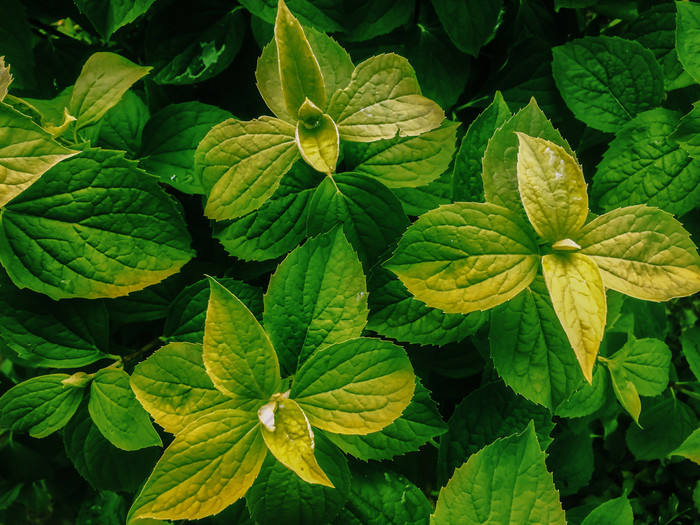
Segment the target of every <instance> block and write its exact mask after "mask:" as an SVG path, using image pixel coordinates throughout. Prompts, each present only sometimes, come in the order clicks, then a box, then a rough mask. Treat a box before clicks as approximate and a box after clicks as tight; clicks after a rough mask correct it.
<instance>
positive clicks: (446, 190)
mask: <svg viewBox="0 0 700 525" xmlns="http://www.w3.org/2000/svg"><path fill="white" fill-rule="evenodd" d="M391 191H392V193H393V194H394V195H396V196H397V197H398V198H399V200H400V201H401V205H402V206H403V210H404V212H406V215H412V216H415V217H417V216H419V215H422V214H424V213H427V212H429V211H430V210H434V209H435V208H437V207H438V206H440V205H441V204H450V203H451V202H452V174H451V173H450V172H449V170H448V171H446V172H444V173H443V174H442V175H440V177H439V178H438V179H437V180H434V181H433V182H431V183H430V184H426V185H425V186H419V187H418V188H394V189H392V190H391Z"/></svg>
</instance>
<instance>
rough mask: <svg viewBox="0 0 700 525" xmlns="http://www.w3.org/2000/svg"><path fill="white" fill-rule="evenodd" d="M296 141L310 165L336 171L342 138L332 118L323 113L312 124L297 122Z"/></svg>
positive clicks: (329, 172)
mask: <svg viewBox="0 0 700 525" xmlns="http://www.w3.org/2000/svg"><path fill="white" fill-rule="evenodd" d="M302 109H303V107H302ZM317 109H318V108H317ZM300 114H301V110H300ZM295 141H296V144H297V146H299V151H300V153H301V156H302V158H303V159H304V160H305V161H306V163H307V164H308V165H309V166H311V167H312V168H314V169H315V170H316V171H320V172H321V173H326V174H331V173H334V172H335V167H336V164H337V163H338V154H339V153H340V138H339V137H338V128H337V127H336V125H335V122H333V119H332V118H330V117H329V116H328V115H321V116H320V117H319V118H318V121H314V123H312V124H311V125H310V126H307V124H306V123H305V122H302V121H300V122H297V129H296V136H295Z"/></svg>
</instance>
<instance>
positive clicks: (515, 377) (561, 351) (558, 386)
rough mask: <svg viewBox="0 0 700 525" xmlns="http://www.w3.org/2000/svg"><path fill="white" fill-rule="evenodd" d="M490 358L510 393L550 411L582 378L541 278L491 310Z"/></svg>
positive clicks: (562, 401) (563, 399) (561, 401)
mask: <svg viewBox="0 0 700 525" xmlns="http://www.w3.org/2000/svg"><path fill="white" fill-rule="evenodd" d="M489 341H490V343H491V358H492V359H493V364H494V366H495V367H496V371H497V372H498V375H499V376H500V377H501V378H502V379H503V380H504V382H505V383H506V385H508V386H509V387H511V388H512V389H513V390H514V391H515V392H517V393H518V394H520V395H522V396H524V397H525V398H527V399H529V400H530V401H532V402H534V403H538V404H540V405H544V406H546V407H547V408H549V409H550V410H551V411H554V410H555V409H557V407H559V406H560V405H561V404H562V403H564V402H565V401H566V400H567V399H568V398H569V397H570V396H571V394H572V393H573V392H574V391H575V390H576V388H577V387H578V386H579V384H580V383H581V380H582V379H583V377H582V375H581V371H580V370H581V367H580V366H579V365H578V361H577V360H576V355H575V354H574V352H573V350H572V348H571V345H570V344H569V341H568V339H567V338H566V333H565V332H564V329H563V328H562V326H561V323H560V322H559V319H557V316H556V313H555V312H554V308H553V307H552V302H551V300H550V298H549V292H548V291H547V288H546V287H545V285H544V281H543V280H542V278H539V277H538V278H537V279H535V280H534V281H533V282H532V284H531V285H530V287H529V288H526V289H525V290H523V291H522V292H520V294H518V295H517V296H516V297H514V298H513V299H511V300H510V301H508V302H506V303H503V304H502V305H499V306H497V307H496V308H494V309H493V311H492V313H491V330H490V332H489Z"/></svg>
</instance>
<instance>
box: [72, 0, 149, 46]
mask: <svg viewBox="0 0 700 525" xmlns="http://www.w3.org/2000/svg"><path fill="white" fill-rule="evenodd" d="M74 1H75V5H76V6H78V9H79V10H80V12H81V13H83V14H84V15H85V16H87V17H88V19H89V20H90V22H92V25H93V26H94V27H95V29H97V31H98V32H99V33H100V35H102V37H103V38H105V39H108V38H109V37H110V36H111V35H112V33H114V32H115V31H116V30H117V29H119V28H120V27H122V26H125V25H127V24H129V23H131V22H133V21H134V20H136V19H137V18H138V17H140V16H141V15H143V14H144V13H145V12H146V11H148V8H149V7H151V4H153V2H154V1H155V0H74Z"/></svg>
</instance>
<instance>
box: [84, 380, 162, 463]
mask: <svg viewBox="0 0 700 525" xmlns="http://www.w3.org/2000/svg"><path fill="white" fill-rule="evenodd" d="M88 409H89V411H90V417H91V418H92V421H93V422H94V423H95V425H96V426H97V428H98V429H99V430H100V432H102V435H103V436H104V437H106V438H107V439H108V440H109V441H110V442H111V443H112V444H113V445H114V446H116V447H117V448H121V449H123V450H138V449H141V448H146V447H152V446H161V445H162V444H163V442H162V441H161V439H160V436H158V433H157V432H156V431H155V429H154V428H153V424H152V423H151V420H150V418H149V417H148V414H147V413H146V411H145V410H144V409H143V407H142V406H141V405H140V404H139V402H138V401H137V399H136V396H135V395H134V392H133V390H131V386H130V385H129V374H127V373H126V372H124V371H123V370H116V369H109V368H104V369H102V370H100V371H99V372H97V373H96V374H95V376H94V377H93V379H92V383H91V384H90V403H89V405H88Z"/></svg>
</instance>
